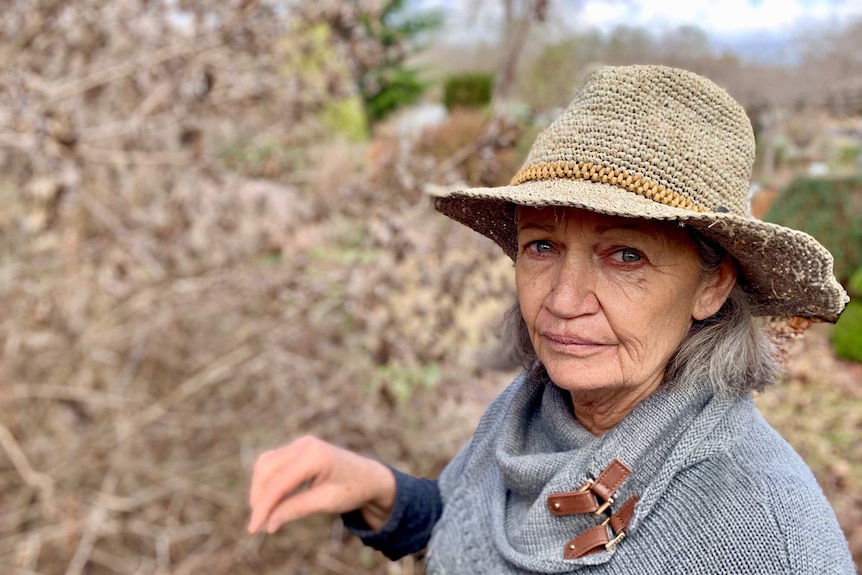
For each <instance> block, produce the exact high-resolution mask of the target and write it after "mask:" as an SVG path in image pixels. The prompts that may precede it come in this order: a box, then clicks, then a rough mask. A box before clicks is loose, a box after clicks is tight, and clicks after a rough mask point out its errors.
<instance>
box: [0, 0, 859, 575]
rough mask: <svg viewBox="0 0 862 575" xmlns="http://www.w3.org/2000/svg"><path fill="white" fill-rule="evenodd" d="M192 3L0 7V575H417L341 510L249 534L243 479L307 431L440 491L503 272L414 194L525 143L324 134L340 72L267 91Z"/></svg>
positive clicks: (269, 21)
mask: <svg viewBox="0 0 862 575" xmlns="http://www.w3.org/2000/svg"><path fill="white" fill-rule="evenodd" d="M182 6H186V7H188V11H187V15H189V17H190V18H191V20H192V21H193V22H194V25H193V29H192V30H190V31H186V32H183V33H182V34H180V32H181V31H177V30H173V29H172V28H171V27H170V26H164V18H165V14H166V12H165V4H163V3H160V2H152V1H149V2H135V1H131V0H127V1H123V2H107V3H106V2H92V3H90V2H83V1H81V2H73V3H68V2H51V1H47V0H46V1H42V2H38V3H35V4H33V3H30V2H13V3H12V4H11V5H10V6H9V7H8V8H7V10H6V12H5V13H4V23H3V25H4V31H3V35H2V36H0V50H2V52H3V56H4V61H6V62H15V66H14V67H11V68H9V69H6V70H4V71H3V72H2V74H3V75H2V77H0V82H2V90H0V146H2V147H0V165H2V166H3V168H4V171H3V173H4V179H3V180H2V181H0V358H2V359H0V398H2V399H0V422H2V423H0V570H2V571H3V572H4V573H5V572H7V571H9V572H17V573H28V574H32V573H36V574H42V575H53V574H55V573H66V574H68V575H80V574H83V573H87V574H89V575H102V574H156V573H158V574H166V573H176V574H182V573H188V574H204V573H205V574H207V575H219V574H227V573H230V574H246V573H247V574H252V573H255V574H266V573H341V574H352V573H355V574H360V573H388V574H397V573H401V574H404V575H406V574H408V573H417V572H419V570H420V568H419V567H418V566H417V565H416V564H415V562H414V561H413V560H412V559H410V558H407V559H404V560H402V561H401V562H399V563H397V564H389V563H388V562H386V561H385V560H384V559H383V558H382V557H381V556H379V555H377V554H374V553H372V552H370V551H368V550H366V549H362V548H361V545H360V544H359V542H358V541H356V540H355V539H352V538H350V537H347V536H346V535H345V534H344V533H343V529H342V528H341V525H340V521H339V520H338V518H336V517H317V518H314V519H311V520H309V521H305V522H301V523H298V524H295V525H290V526H287V527H285V528H284V529H283V530H282V531H281V532H279V533H278V534H276V535H274V536H269V537H264V536H263V535H256V536H248V535H246V534H245V531H244V528H245V523H246V521H247V519H248V509H247V505H246V500H247V482H248V478H249V473H250V469H251V465H252V463H253V461H254V459H255V457H256V456H257V454H259V453H260V452H261V451H263V450H265V449H268V448H271V447H274V446H277V445H280V444H283V443H284V442H286V441H287V440H289V439H291V438H294V437H296V436H298V435H301V434H304V433H314V434H316V435H318V436H320V437H323V438H325V439H328V440H331V441H335V442H337V443H339V444H340V445H343V446H345V447H348V448H352V449H355V450H357V451H359V452H362V453H366V454H369V455H372V456H375V457H379V458H381V459H383V460H385V461H387V462H390V463H392V464H394V465H396V466H398V467H401V468H402V469H404V470H406V471H409V472H413V473H416V474H426V475H435V474H436V473H437V472H438V471H439V470H440V468H441V467H442V466H443V465H445V463H446V462H447V461H448V460H449V458H450V457H451V456H452V455H453V454H454V452H455V451H456V450H457V449H458V447H459V446H460V445H461V444H462V443H463V441H464V439H465V438H466V437H467V436H468V435H469V433H470V431H471V428H472V426H473V425H474V424H475V422H476V420H477V418H478V415H479V413H480V412H481V410H482V408H483V406H484V404H485V403H487V401H488V400H489V399H490V397H491V396H492V395H493V394H494V393H495V392H496V390H497V389H498V388H499V386H500V385H501V384H503V383H505V382H506V381H508V380H509V379H510V377H511V374H508V373H503V374H499V373H494V372H491V371H489V370H487V369H484V368H482V367H481V366H480V364H478V363H477V361H476V354H477V353H478V352H480V351H483V350H486V349H488V348H489V347H492V346H493V345H494V342H495V328H496V324H497V321H498V319H499V316H500V315H501V313H502V310H503V309H504V308H505V307H507V305H508V303H509V302H510V301H511V298H512V295H513V294H512V287H511V286H512V282H511V262H509V261H508V260H507V259H506V258H505V257H504V256H502V255H501V254H500V253H499V250H498V249H497V248H496V247H495V246H494V245H493V244H491V242H490V241H489V240H486V239H484V238H481V237H478V236H477V235H476V234H474V233H472V232H470V231H469V230H467V229H466V228H464V227H463V226H459V225H457V224H455V223H454V222H451V221H448V220H446V219H445V218H443V217H442V216H439V215H437V214H435V213H434V212H433V209H432V208H431V207H430V205H429V204H428V203H427V201H426V200H424V199H422V198H421V197H420V189H421V187H422V185H423V184H424V183H426V182H440V183H455V182H458V181H470V182H472V183H484V184H492V183H500V182H501V181H505V180H507V179H508V178H509V177H510V176H511V174H512V173H513V172H514V170H515V166H510V167H504V166H506V165H507V162H508V160H506V159H505V158H506V156H507V155H509V154H514V152H512V151H511V150H512V149H513V148H512V146H513V145H514V143H515V141H516V140H517V138H516V137H515V136H513V134H515V133H517V130H518V129H517V128H516V127H514V126H512V125H511V124H509V123H507V122H506V121H504V120H493V121H488V122H485V120H484V119H483V120H482V121H481V122H480V121H478V120H476V119H464V118H455V119H452V120H451V122H454V123H455V124H456V128H455V129H454V132H453V133H452V134H447V133H444V132H445V130H444V131H443V132H439V133H436V134H433V135H432V136H431V137H430V139H431V141H437V139H439V140H441V141H443V142H449V143H446V144H445V147H441V148H439V149H437V150H436V151H435V150H434V149H421V150H419V151H418V152H417V151H416V150H415V149H414V147H413V146H414V145H415V140H411V141H402V140H399V139H395V138H392V139H386V138H383V139H381V140H380V141H377V142H375V143H373V144H372V145H371V146H370V147H369V149H365V150H363V149H361V147H357V146H354V145H347V144H343V143H337V142H332V141H330V140H327V139H323V137H322V132H321V130H320V126H319V125H318V124H317V123H316V122H315V118H314V110H316V109H318V108H319V106H321V105H323V104H324V103H325V102H326V101H328V99H331V98H336V97H341V96H342V95H343V94H341V93H340V88H339V87H338V85H339V82H340V81H342V80H338V79H337V78H336V80H338V81H331V82H330V81H329V79H331V78H332V74H336V75H337V74H338V70H340V69H341V68H338V69H333V70H318V72H320V73H322V74H324V78H325V79H327V81H319V80H320V78H319V77H317V79H316V80H315V79H309V78H303V77H300V76H296V75H283V74H280V72H279V66H278V63H279V62H280V61H281V60H280V56H279V54H280V53H279V50H288V51H302V50H304V49H306V47H305V46H299V47H297V46H296V45H291V44H290V42H291V41H292V40H295V41H299V42H302V41H303V40H302V39H299V40H297V39H295V38H294V37H293V36H290V35H289V34H285V29H284V28H283V27H280V25H278V18H275V17H273V16H272V13H271V12H267V11H266V5H265V4H264V3H253V2H251V3H242V4H241V5H234V4H230V5H227V4H224V3H220V2H213V3H211V4H210V3H206V2H189V3H182ZM204 14H214V16H207V17H203V15H204ZM172 30H173V31H172ZM285 42H286V43H287V44H285ZM13 56H14V57H13ZM168 56H170V57H168ZM320 61H323V62H325V61H326V59H325V58H324V59H321V60H320ZM109 72H110V73H109ZM306 80H307V81H306ZM344 81H346V80H344ZM327 86H329V87H330V88H333V89H332V90H331V91H327V90H329V88H327ZM459 125H463V127H457V126H459ZM467 126H472V127H473V128H470V129H471V130H472V129H476V130H477V131H473V132H471V131H470V130H468V129H467ZM450 140H451V142H450ZM435 145H436V144H435ZM439 145H440V146H443V144H439ZM503 172H508V173H505V174H503ZM261 175H266V176H267V179H266V180H263V179H258V178H257V177H256V176H261ZM498 178H502V179H498ZM852 505H853V506H854V507H853V509H857V510H858V508H859V507H858V502H856V503H852ZM845 525H846V522H845Z"/></svg>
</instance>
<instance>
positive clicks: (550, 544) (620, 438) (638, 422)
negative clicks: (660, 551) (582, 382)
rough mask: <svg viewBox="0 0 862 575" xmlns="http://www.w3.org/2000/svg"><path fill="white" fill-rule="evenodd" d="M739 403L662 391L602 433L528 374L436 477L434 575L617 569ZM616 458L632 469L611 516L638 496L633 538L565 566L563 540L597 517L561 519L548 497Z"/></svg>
mask: <svg viewBox="0 0 862 575" xmlns="http://www.w3.org/2000/svg"><path fill="white" fill-rule="evenodd" d="M733 403H734V400H729V399H719V398H716V397H714V396H713V393H712V391H711V389H710V388H709V386H708V385H705V384H699V383H695V382H691V383H686V384H684V385H666V386H662V387H660V388H659V389H658V390H657V391H655V392H654V393H653V394H652V395H650V396H649V397H647V398H646V399H644V400H643V401H642V402H641V403H640V404H638V405H637V406H636V407H635V409H633V410H632V411H631V412H630V413H629V414H628V415H627V416H626V417H625V418H624V419H623V420H622V421H621V422H620V423H619V424H617V425H616V426H615V427H614V428H612V429H611V430H609V431H608V432H606V433H605V434H603V435H601V436H595V435H593V434H592V433H590V432H589V431H587V430H586V429H585V428H584V427H583V426H582V425H581V424H580V423H579V422H578V420H577V419H576V418H575V416H574V414H573V408H572V402H571V398H570V395H569V393H568V392H567V391H565V390H563V389H560V388H559V387H557V386H556V385H555V384H554V383H553V382H552V381H551V380H550V379H549V378H548V376H547V374H546V372H544V370H542V369H535V370H533V371H532V372H530V373H524V374H522V375H521V376H519V377H518V378H517V379H516V380H515V381H514V382H513V383H512V385H510V386H509V387H508V388H507V389H506V390H505V391H504V392H503V393H502V394H501V395H500V397H498V398H497V400H495V401H494V403H492V405H491V406H490V407H489V409H488V411H487V412H486V413H485V415H484V416H483V417H482V420H481V421H480V423H479V426H478V427H477V429H476V432H475V433H474V435H473V437H472V438H471V440H470V442H469V443H468V444H467V445H466V446H465V447H464V448H463V449H462V451H461V452H460V453H459V454H458V456H457V457H456V458H455V459H454V460H453V461H452V462H451V463H450V465H449V466H447V468H446V469H445V470H444V471H443V473H442V475H441V477H440V489H441V493H442V495H443V500H444V513H443V517H442V518H441V519H440V521H439V522H438V524H437V526H436V527H435V529H434V534H433V537H432V539H431V542H430V544H429V554H428V556H429V561H428V568H427V572H428V573H429V574H431V575H455V574H462V573H475V574H482V573H487V574H492V573H493V574H495V575H499V574H506V573H570V572H577V571H579V570H582V569H585V568H587V567H589V566H598V565H601V564H605V563H608V562H610V561H612V559H613V557H614V555H615V554H616V553H618V552H619V550H620V549H622V548H623V547H624V546H626V545H636V544H637V528H638V524H639V523H640V522H641V521H643V519H644V517H646V516H647V515H648V514H649V512H650V510H651V509H652V507H653V506H654V505H655V504H656V502H657V501H658V500H659V498H660V497H661V495H662V494H663V493H664V491H665V490H666V488H667V485H668V484H669V482H670V481H672V479H673V477H674V476H675V475H676V474H677V473H679V472H680V471H681V470H683V469H685V468H686V467H687V466H689V465H692V464H693V463H696V461H697V460H699V459H700V458H701V457H702V456H703V455H704V454H703V453H702V450H698V446H699V445H701V444H702V443H703V440H704V439H705V438H706V437H708V435H709V433H710V431H711V430H712V429H713V428H714V427H715V425H716V424H717V423H718V422H719V421H720V420H721V418H722V416H723V415H724V413H725V412H726V411H727V409H729V407H730V406H732V404H733ZM614 459H618V460H620V461H621V462H623V463H624V464H625V465H627V466H628V467H629V468H631V469H632V474H631V476H630V477H629V478H628V479H627V480H626V481H625V482H624V483H623V484H622V486H621V487H620V489H619V491H618V492H617V495H616V497H615V499H616V501H617V502H619V503H618V504H616V505H615V506H614V507H618V506H619V504H621V503H622V502H624V501H626V500H628V498H629V497H631V496H632V495H634V494H637V495H638V496H639V498H640V501H639V503H638V504H637V506H636V507H635V513H634V517H633V519H632V521H631V522H630V524H629V526H628V529H627V537H626V539H625V540H623V541H622V542H621V543H620V544H619V546H618V547H616V548H614V549H611V550H609V551H604V550H603V551H600V552H597V553H593V554H589V555H585V556H583V557H580V558H577V559H564V557H563V549H564V546H565V545H566V543H567V542H568V541H570V540H571V539H572V538H574V537H575V536H577V535H579V534H580V533H582V532H584V531H585V530H587V529H589V528H590V527H594V526H595V525H597V524H598V523H600V522H601V518H597V517H596V516H594V515H593V514H592V513H588V514H581V515H570V516H562V517H560V516H553V515H552V514H551V513H550V512H549V510H548V507H547V499H548V496H549V495H551V494H552V493H559V492H569V491H575V490H577V489H578V488H579V487H581V486H582V485H583V484H584V482H585V481H586V480H587V479H594V478H596V477H597V476H598V475H599V474H600V473H601V472H602V471H603V470H604V469H605V468H606V467H607V466H608V465H609V464H610V463H611V461H613V460H614ZM613 510H614V509H613V508H612V511H613ZM591 572H592V571H591Z"/></svg>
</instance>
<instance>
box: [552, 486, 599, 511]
mask: <svg viewBox="0 0 862 575" xmlns="http://www.w3.org/2000/svg"><path fill="white" fill-rule="evenodd" d="M598 508H599V504H598V503H597V502H596V496H595V495H593V493H592V492H591V491H589V490H587V491H566V492H564V493H552V494H551V495H549V496H548V510H549V511H550V512H551V513H552V514H554V515H578V514H580V513H594V512H595V511H596V510H597V509H598Z"/></svg>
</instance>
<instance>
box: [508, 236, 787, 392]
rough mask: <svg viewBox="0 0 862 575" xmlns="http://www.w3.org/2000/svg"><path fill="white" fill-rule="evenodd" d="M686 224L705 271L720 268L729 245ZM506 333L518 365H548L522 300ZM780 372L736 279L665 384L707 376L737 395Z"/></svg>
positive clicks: (680, 353) (675, 360)
mask: <svg viewBox="0 0 862 575" xmlns="http://www.w3.org/2000/svg"><path fill="white" fill-rule="evenodd" d="M686 229H687V230H688V232H689V234H690V235H691V237H692V239H693V240H694V243H695V247H696V248H697V253H698V256H699V258H700V267H701V270H700V271H701V274H702V275H703V276H708V275H710V274H711V273H713V272H715V271H716V270H718V268H719V266H721V263H722V261H724V258H725V257H726V256H727V252H726V251H725V250H724V248H722V247H721V246H719V245H718V244H716V243H715V242H713V241H711V240H709V239H708V238H706V237H704V236H702V235H701V234H699V233H697V232H695V231H693V230H691V229H690V228H686ZM502 337H503V342H504V347H503V350H502V351H503V353H505V354H506V356H507V357H508V358H509V359H510V360H511V361H512V362H513V363H514V364H515V365H521V366H523V367H524V368H525V369H528V370H533V369H544V368H543V366H541V364H540V363H539V359H538V357H537V356H536V352H535V350H534V349H533V344H532V342H531V341H530V334H529V331H528V330H527V324H526V322H524V318H523V316H522V315H521V308H520V306H519V305H518V303H517V302H516V303H515V305H514V306H512V308H510V309H509V311H508V312H507V313H506V315H505V317H504V319H503V326H502ZM780 371H781V369H780V364H779V361H778V355H777V353H776V350H775V346H774V345H773V344H772V342H771V341H770V340H769V338H768V337H767V335H766V330H765V326H764V324H763V323H761V322H760V321H759V320H758V319H757V318H755V317H754V316H753V315H752V314H751V306H750V303H749V298H748V294H747V293H746V292H745V290H744V289H743V288H742V286H741V285H740V284H739V283H737V284H736V285H735V286H733V289H732V290H731V292H730V295H728V297H727V300H726V301H725V302H724V305H723V306H722V307H721V309H720V310H719V311H718V312H717V313H716V314H715V315H713V316H711V317H709V318H706V319H704V320H696V321H694V322H692V325H691V327H690V328H689V330H688V333H687V334H686V336H685V338H684V339H683V340H682V343H680V345H679V348H677V350H676V352H675V353H674V355H673V356H672V357H671V359H670V362H669V363H668V366H667V369H666V370H665V377H664V384H665V385H668V384H680V385H682V384H684V383H685V382H687V381H697V380H707V381H709V382H710V384H711V385H712V388H713V390H714V391H715V393H716V395H719V396H723V397H734V396H741V395H744V394H746V393H749V392H751V391H755V390H757V391H759V390H762V389H764V388H765V387H766V386H768V385H770V384H772V383H774V382H775V381H777V379H778V375H779V373H780Z"/></svg>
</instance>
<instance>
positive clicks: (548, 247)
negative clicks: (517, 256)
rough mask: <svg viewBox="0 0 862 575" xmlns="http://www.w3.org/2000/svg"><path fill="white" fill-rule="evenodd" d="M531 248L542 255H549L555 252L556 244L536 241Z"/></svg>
mask: <svg viewBox="0 0 862 575" xmlns="http://www.w3.org/2000/svg"><path fill="white" fill-rule="evenodd" d="M530 247H532V248H533V250H534V251H536V252H538V253H540V254H548V253H551V252H552V251H554V244H552V243H551V242H549V241H548V240H536V241H534V242H532V243H531V244H530Z"/></svg>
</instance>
